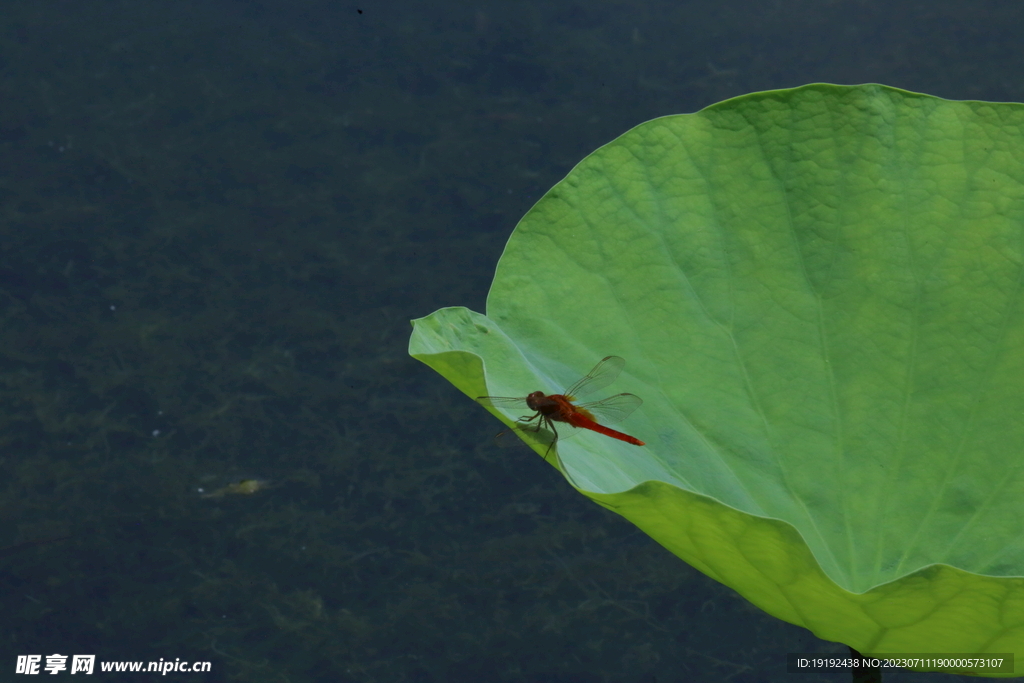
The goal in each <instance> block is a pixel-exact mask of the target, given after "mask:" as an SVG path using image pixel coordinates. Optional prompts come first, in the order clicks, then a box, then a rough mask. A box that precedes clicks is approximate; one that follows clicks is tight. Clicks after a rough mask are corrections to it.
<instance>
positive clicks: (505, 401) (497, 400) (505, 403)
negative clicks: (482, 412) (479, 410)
mask: <svg viewBox="0 0 1024 683" xmlns="http://www.w3.org/2000/svg"><path fill="white" fill-rule="evenodd" d="M476 402H477V403H479V404H480V405H482V406H486V407H488V408H505V409H507V410H529V406H527V405H526V399H525V398H523V397H522V396H520V397H518V398H512V397H507V396H477V397H476Z"/></svg>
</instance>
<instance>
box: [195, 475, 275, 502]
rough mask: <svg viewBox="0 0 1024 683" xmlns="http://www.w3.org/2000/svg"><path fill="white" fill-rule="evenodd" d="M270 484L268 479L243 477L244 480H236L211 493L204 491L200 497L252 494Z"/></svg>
mask: <svg viewBox="0 0 1024 683" xmlns="http://www.w3.org/2000/svg"><path fill="white" fill-rule="evenodd" d="M268 486H270V482H269V481H267V480H266V479H243V480H242V481H236V482H234V483H232V484H228V485H227V486H223V487H221V488H219V489H217V490H216V491H211V492H210V493H204V494H202V495H201V496H200V498H223V497H224V496H232V495H236V494H243V495H246V496H248V495H252V494H253V493H256V492H257V491H262V490H263V489H265V488H267V487H268Z"/></svg>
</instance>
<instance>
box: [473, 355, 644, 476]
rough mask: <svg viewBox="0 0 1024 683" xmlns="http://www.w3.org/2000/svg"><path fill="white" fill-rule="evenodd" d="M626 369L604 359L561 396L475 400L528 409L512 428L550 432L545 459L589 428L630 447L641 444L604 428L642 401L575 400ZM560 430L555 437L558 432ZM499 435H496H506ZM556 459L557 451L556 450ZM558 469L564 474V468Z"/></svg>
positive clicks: (628, 397) (617, 396)
mask: <svg viewBox="0 0 1024 683" xmlns="http://www.w3.org/2000/svg"><path fill="white" fill-rule="evenodd" d="M625 366H626V361H625V360H623V359H622V358H619V357H618V356H606V357H605V358H603V359H602V360H601V362H600V363H598V364H597V365H595V366H594V369H593V370H591V371H590V372H589V373H587V375H586V376H585V377H583V378H582V379H580V380H579V381H578V382H576V383H575V384H573V385H572V386H570V387H569V388H568V389H566V390H565V391H563V392H562V393H561V394H545V393H544V392H543V391H534V392H533V393H531V394H528V395H527V396H524V397H518V398H511V397H504V396H479V397H477V399H476V401H477V403H479V404H480V405H482V406H487V407H490V408H504V409H506V410H517V409H523V408H525V409H528V410H532V411H533V415H524V416H522V417H520V418H519V419H518V420H516V426H515V429H516V430H518V431H521V432H534V433H539V432H540V431H541V429H546V430H547V431H548V432H550V433H551V436H552V438H551V442H550V443H549V444H548V449H547V451H545V452H544V457H545V458H547V456H548V454H549V453H550V452H551V449H552V448H554V447H555V442H557V441H558V440H559V438H562V439H568V438H571V437H573V436H576V435H577V434H580V433H582V430H584V429H589V430H590V431H592V432H597V433H598V434H603V435H605V436H609V437H611V438H613V439H618V440H619V441H625V442H626V443H628V444H633V445H634V446H643V445H645V444H644V442H643V441H641V440H640V439H638V438H636V437H634V436H630V435H629V434H624V433H622V432H619V431H616V430H614V429H611V428H609V427H606V426H605V425H609V424H615V423H616V422H621V421H622V420H624V419H626V418H627V417H628V416H629V415H630V414H631V413H632V412H633V411H634V410H636V409H637V408H638V407H639V406H640V404H641V403H643V402H644V401H643V399H642V398H640V397H639V396H637V395H635V394H615V395H614V396H609V397H608V398H605V399H602V400H600V401H593V402H590V403H581V404H576V403H575V401H576V400H577V399H579V398H581V397H583V396H587V395H589V394H592V393H593V392H595V391H598V390H600V389H603V388H605V387H606V386H608V385H609V384H611V383H612V382H614V381H615V378H617V377H618V376H619V373H620V372H622V368H624V367H625ZM559 429H561V430H562V436H561V437H559V434H558V430H559ZM507 431H508V430H506V431H505V432H502V433H501V434H499V435H498V436H499V437H500V436H502V435H503V434H505V433H507ZM556 457H557V451H556ZM559 465H560V467H559V469H561V470H562V472H563V473H566V469H565V467H564V466H561V459H559Z"/></svg>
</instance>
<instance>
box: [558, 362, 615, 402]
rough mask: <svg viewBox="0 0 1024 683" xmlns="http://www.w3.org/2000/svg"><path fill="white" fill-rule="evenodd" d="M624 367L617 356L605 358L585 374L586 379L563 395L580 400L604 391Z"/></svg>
mask: <svg viewBox="0 0 1024 683" xmlns="http://www.w3.org/2000/svg"><path fill="white" fill-rule="evenodd" d="M624 367H626V361H625V360H624V359H622V358H619V357H618V356H606V357H605V358H604V359H602V360H601V362H600V363H598V364H597V365H595V366H594V369H593V370H591V371H590V372H589V373H587V376H586V377H584V378H583V379H581V380H580V381H579V382H576V384H573V385H572V386H571V387H569V388H568V389H566V390H565V392H564V393H563V395H565V396H572V397H573V398H580V397H581V396H586V395H587V394H592V393H593V392H595V391H597V390H599V389H604V388H605V387H606V386H608V385H609V384H611V383H612V382H614V381H615V378H616V377H618V376H619V373H620V372H622V368H624Z"/></svg>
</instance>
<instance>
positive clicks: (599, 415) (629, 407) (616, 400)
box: [577, 394, 644, 425]
mask: <svg viewBox="0 0 1024 683" xmlns="http://www.w3.org/2000/svg"><path fill="white" fill-rule="evenodd" d="M643 402H644V400H643V399H642V398H640V397H639V396H637V395H636V394H615V395H614V396H609V397H608V398H606V399H603V400H601V401H594V402H593V403H583V404H581V405H579V406H577V407H579V408H582V409H583V410H588V411H590V414H591V415H593V416H594V420H595V421H596V422H597V423H598V424H603V425H609V424H615V423H616V422H621V421H622V420H625V419H626V418H627V417H629V416H630V414H632V412H633V411H634V410H636V409H637V408H639V407H640V404H641V403H643Z"/></svg>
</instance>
